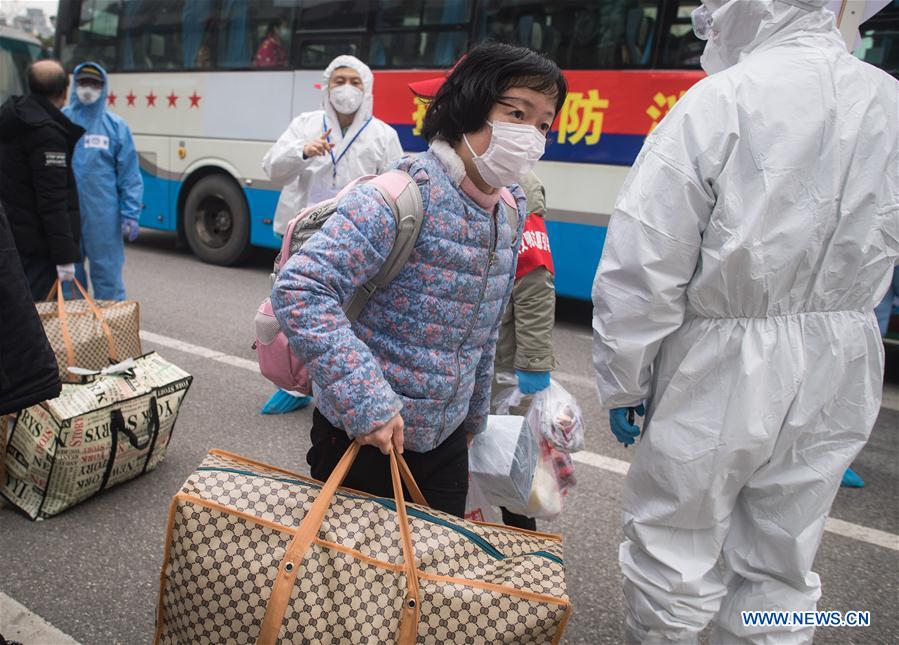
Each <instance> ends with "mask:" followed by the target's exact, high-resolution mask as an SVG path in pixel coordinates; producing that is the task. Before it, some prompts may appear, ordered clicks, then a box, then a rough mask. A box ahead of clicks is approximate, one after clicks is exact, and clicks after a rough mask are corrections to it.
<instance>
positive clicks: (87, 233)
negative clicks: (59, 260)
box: [63, 62, 144, 300]
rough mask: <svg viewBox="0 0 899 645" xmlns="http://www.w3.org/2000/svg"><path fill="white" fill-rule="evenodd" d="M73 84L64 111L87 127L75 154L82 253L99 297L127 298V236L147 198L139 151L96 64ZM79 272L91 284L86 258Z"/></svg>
mask: <svg viewBox="0 0 899 645" xmlns="http://www.w3.org/2000/svg"><path fill="white" fill-rule="evenodd" d="M74 77H75V85H74V88H73V90H72V94H71V97H70V99H69V105H68V106H67V107H66V108H65V109H64V110H63V112H64V113H65V115H66V116H68V117H69V118H70V119H71V120H72V121H74V122H75V123H77V124H78V125H80V126H81V127H82V128H84V129H85V130H86V133H85V135H84V136H83V137H82V138H81V140H80V141H79V142H78V145H77V146H76V148H75V154H74V157H73V164H72V165H73V167H74V170H75V179H76V181H77V183H78V197H79V202H80V206H81V245H82V251H83V253H82V255H83V257H84V258H87V259H88V261H89V267H90V284H91V286H92V287H93V291H94V297H95V298H98V299H100V300H124V299H125V284H124V282H123V281H122V267H123V265H124V264H125V247H124V241H123V239H127V240H128V241H129V242H133V241H134V240H135V239H136V238H137V234H138V223H137V220H138V217H139V216H140V211H141V199H142V197H143V190H144V187H143V181H142V180H141V177H140V170H139V164H138V159H137V152H136V151H135V149H134V140H133V139H132V137H131V129H130V128H129V127H128V124H127V123H125V121H124V119H122V118H121V117H120V116H118V115H115V114H111V113H110V112H107V111H106V95H107V92H108V91H109V83H108V80H107V77H106V71H105V70H104V69H103V68H102V67H100V66H99V65H97V64H96V63H90V62H88V63H83V64H81V65H79V66H78V67H76V68H75V72H74ZM75 275H76V277H77V278H78V280H80V281H81V282H82V283H83V284H85V285H87V277H88V276H87V272H86V271H85V268H84V264H83V261H82V263H81V264H79V265H77V266H76V269H75Z"/></svg>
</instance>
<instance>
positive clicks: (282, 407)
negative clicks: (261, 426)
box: [262, 390, 312, 414]
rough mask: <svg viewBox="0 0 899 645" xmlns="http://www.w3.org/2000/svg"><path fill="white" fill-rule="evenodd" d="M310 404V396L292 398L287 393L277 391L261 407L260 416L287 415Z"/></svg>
mask: <svg viewBox="0 0 899 645" xmlns="http://www.w3.org/2000/svg"><path fill="white" fill-rule="evenodd" d="M311 402H312V397H311V396H293V395H292V394H290V393H289V392H285V391H284V390H278V391H277V392H275V393H274V394H272V397H271V398H270V399H269V400H268V402H267V403H266V404H265V405H264V406H263V407H262V414H287V413H288V412H293V411H294V410H299V409H301V408H305V407H306V406H307V405H309V403H311Z"/></svg>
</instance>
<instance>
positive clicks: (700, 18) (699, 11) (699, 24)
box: [690, 5, 712, 40]
mask: <svg viewBox="0 0 899 645" xmlns="http://www.w3.org/2000/svg"><path fill="white" fill-rule="evenodd" d="M690 20H692V21H693V33H694V34H696V37H697V38H699V39H700V40H708V39H709V34H710V33H711V31H712V12H711V11H709V10H708V9H707V8H706V6H705V5H699V6H698V7H696V8H695V9H694V10H693V13H691V14H690Z"/></svg>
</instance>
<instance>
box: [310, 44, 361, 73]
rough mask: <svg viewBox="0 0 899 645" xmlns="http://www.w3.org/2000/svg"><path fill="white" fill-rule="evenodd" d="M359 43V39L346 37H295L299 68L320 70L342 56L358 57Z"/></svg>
mask: <svg viewBox="0 0 899 645" xmlns="http://www.w3.org/2000/svg"><path fill="white" fill-rule="evenodd" d="M361 41H362V39H361V38H354V37H347V36H334V37H325V36H322V37H317V36H297V43H298V44H297V48H298V49H299V54H298V61H299V67H300V68H301V69H318V70H322V69H324V68H325V67H327V66H328V63H330V62H331V61H332V60H334V59H335V58H337V57H338V56H340V55H342V54H349V55H350V56H356V57H358V56H359V55H360V51H361V49H362V47H361Z"/></svg>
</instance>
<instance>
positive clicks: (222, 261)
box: [182, 175, 250, 266]
mask: <svg viewBox="0 0 899 645" xmlns="http://www.w3.org/2000/svg"><path fill="white" fill-rule="evenodd" d="M182 215H183V218H184V236H185V237H186V238H187V244H188V246H190V250H191V251H193V252H194V255H196V256H197V257H198V258H200V259H201V260H203V262H209V263H210V264H219V265H223V266H229V265H232V264H235V263H236V262H238V261H239V260H240V259H241V258H242V257H243V255H244V254H245V253H246V251H247V250H248V249H249V243H250V213H249V209H248V208H247V201H246V199H244V196H243V193H242V192H241V190H240V188H238V186H237V184H235V183H234V181H233V180H232V179H231V178H230V177H225V176H223V175H209V176H208V177H203V178H202V179H200V180H199V181H198V182H197V183H196V184H194V185H193V186H192V187H191V189H190V192H189V193H188V195H187V199H186V200H185V202H184V212H183V214H182Z"/></svg>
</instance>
